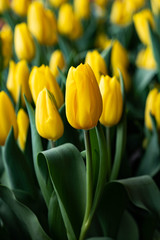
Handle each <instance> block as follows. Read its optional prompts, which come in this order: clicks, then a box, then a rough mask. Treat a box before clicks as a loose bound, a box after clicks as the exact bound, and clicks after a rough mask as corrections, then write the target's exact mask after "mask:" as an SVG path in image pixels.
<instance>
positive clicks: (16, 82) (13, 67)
mask: <svg viewBox="0 0 160 240" xmlns="http://www.w3.org/2000/svg"><path fill="white" fill-rule="evenodd" d="M28 81H29V68H28V66H27V62H26V61H25V60H21V61H19V62H18V63H17V64H16V63H15V62H14V61H10V65H9V73H8V78H7V88H8V90H9V91H10V93H11V95H12V97H13V99H14V101H15V102H16V103H17V102H18V98H19V93H20V90H21V102H22V105H23V106H24V105H25V101H24V97H23V96H24V95H25V96H26V97H27V99H28V101H29V102H30V101H31V100H32V96H31V92H30V89H29V83H28Z"/></svg>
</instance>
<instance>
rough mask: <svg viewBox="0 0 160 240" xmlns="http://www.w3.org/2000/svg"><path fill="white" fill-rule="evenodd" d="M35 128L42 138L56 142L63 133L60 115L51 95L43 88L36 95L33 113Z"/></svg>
mask: <svg viewBox="0 0 160 240" xmlns="http://www.w3.org/2000/svg"><path fill="white" fill-rule="evenodd" d="M35 121H36V128H37V131H38V133H39V135H40V136H42V137H43V138H47V139H50V140H52V141H56V140H57V139H59V138H60V137H61V136H62V135H63V132H64V126H63V122H62V119H61V117H60V114H59V112H58V110H57V108H56V105H55V103H54V99H53V96H52V94H51V93H50V92H49V91H48V90H47V89H46V88H44V89H43V90H42V91H41V92H40V93H39V95H38V99H37V103H36V112H35Z"/></svg>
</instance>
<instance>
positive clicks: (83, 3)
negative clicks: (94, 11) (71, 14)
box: [74, 0, 90, 19]
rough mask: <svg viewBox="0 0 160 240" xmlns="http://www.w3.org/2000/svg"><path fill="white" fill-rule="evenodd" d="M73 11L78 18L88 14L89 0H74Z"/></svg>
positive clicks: (85, 17) (84, 17) (83, 17)
mask: <svg viewBox="0 0 160 240" xmlns="http://www.w3.org/2000/svg"><path fill="white" fill-rule="evenodd" d="M74 11H75V13H76V15H77V16H78V17H79V18H80V19H87V18H89V16H90V0H74Z"/></svg>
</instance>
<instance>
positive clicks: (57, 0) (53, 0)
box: [49, 0, 68, 8]
mask: <svg viewBox="0 0 160 240" xmlns="http://www.w3.org/2000/svg"><path fill="white" fill-rule="evenodd" d="M67 1H68V0H49V2H50V4H51V5H52V6H53V7H55V8H59V7H60V6H61V5H62V4H63V3H65V2H67Z"/></svg>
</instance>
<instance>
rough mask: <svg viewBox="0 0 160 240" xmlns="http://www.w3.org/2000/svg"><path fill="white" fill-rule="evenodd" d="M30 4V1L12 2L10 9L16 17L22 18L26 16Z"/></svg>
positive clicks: (14, 0)
mask: <svg viewBox="0 0 160 240" xmlns="http://www.w3.org/2000/svg"><path fill="white" fill-rule="evenodd" d="M30 3H31V0H21V1H19V0H12V2H11V8H12V9H13V11H14V12H15V13H16V14H17V15H19V16H22V17H24V16H26V15H27V10H28V7H29V5H30Z"/></svg>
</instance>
